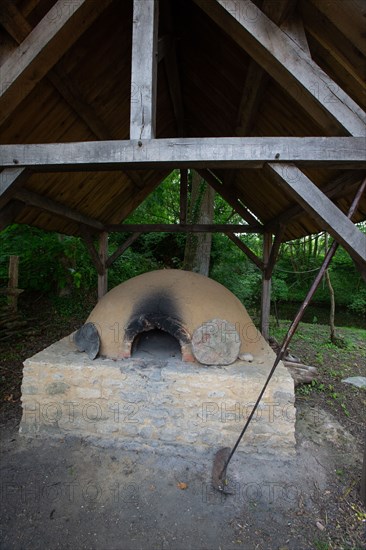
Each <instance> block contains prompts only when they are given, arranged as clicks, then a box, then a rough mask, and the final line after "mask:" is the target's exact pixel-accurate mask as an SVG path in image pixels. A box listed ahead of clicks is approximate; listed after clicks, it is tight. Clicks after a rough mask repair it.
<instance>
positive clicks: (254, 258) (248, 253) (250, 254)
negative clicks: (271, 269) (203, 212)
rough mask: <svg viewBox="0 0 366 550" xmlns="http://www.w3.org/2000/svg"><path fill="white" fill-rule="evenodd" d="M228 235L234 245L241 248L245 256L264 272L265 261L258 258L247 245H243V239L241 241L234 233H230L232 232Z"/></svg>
mask: <svg viewBox="0 0 366 550" xmlns="http://www.w3.org/2000/svg"><path fill="white" fill-rule="evenodd" d="M226 235H227V236H228V237H229V239H230V240H232V241H233V243H234V244H236V246H237V247H238V248H240V250H242V251H243V252H244V254H245V255H246V256H248V258H249V259H250V260H251V261H252V262H253V263H254V264H255V265H256V266H257V267H258V268H259V269H260V270H261V271H263V270H264V264H263V261H262V260H261V259H260V258H258V256H257V255H256V254H254V252H253V251H252V250H251V249H250V248H249V247H248V246H247V245H246V244H245V243H243V241H242V240H241V239H239V237H237V236H236V235H234V233H230V232H227V233H226Z"/></svg>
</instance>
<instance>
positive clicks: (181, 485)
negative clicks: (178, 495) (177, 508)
mask: <svg viewBox="0 0 366 550" xmlns="http://www.w3.org/2000/svg"><path fill="white" fill-rule="evenodd" d="M177 487H178V489H182V490H184V489H187V487H188V485H187V483H184V482H183V481H180V482H179V483H177Z"/></svg>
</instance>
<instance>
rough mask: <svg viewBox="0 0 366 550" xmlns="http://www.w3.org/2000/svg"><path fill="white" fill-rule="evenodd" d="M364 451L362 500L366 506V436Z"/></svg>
mask: <svg viewBox="0 0 366 550" xmlns="http://www.w3.org/2000/svg"><path fill="white" fill-rule="evenodd" d="M364 445H365V446H364V451H363V466H362V474H361V500H362V502H363V503H364V505H365V506H366V434H365V444H364Z"/></svg>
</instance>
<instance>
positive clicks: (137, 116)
mask: <svg viewBox="0 0 366 550" xmlns="http://www.w3.org/2000/svg"><path fill="white" fill-rule="evenodd" d="M157 45H158V0H144V2H141V0H134V2H133V30H132V69H131V109H130V138H131V139H136V140H141V139H151V138H154V137H155V128H156V86H157V61H158V51H157Z"/></svg>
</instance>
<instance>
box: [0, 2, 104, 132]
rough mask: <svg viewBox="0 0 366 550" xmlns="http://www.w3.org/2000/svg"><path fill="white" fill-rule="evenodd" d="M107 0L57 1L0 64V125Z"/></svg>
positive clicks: (73, 41) (91, 20) (84, 28)
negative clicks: (95, 0)
mask: <svg viewBox="0 0 366 550" xmlns="http://www.w3.org/2000/svg"><path fill="white" fill-rule="evenodd" d="M110 2H111V0H101V1H100V2H90V1H88V0H73V2H72V3H70V2H69V1H68V0H58V1H57V2H56V4H55V5H54V6H53V7H52V8H51V9H50V11H49V12H48V13H47V14H46V15H45V17H44V18H43V19H42V20H41V21H40V23H39V24H38V25H37V26H36V27H35V28H34V29H33V30H32V32H31V33H30V34H29V35H28V36H27V38H25V40H23V41H22V43H21V46H19V47H18V48H17V49H16V50H15V51H13V52H11V53H10V54H9V55H8V57H7V58H6V59H5V60H4V61H3V63H2V64H1V66H0V79H1V83H2V85H1V90H0V124H2V123H3V122H4V121H5V120H6V119H7V118H8V117H9V116H10V115H11V114H12V113H13V112H14V110H15V109H16V107H17V106H18V105H19V104H20V102H21V101H22V100H23V99H24V98H25V97H27V95H29V93H30V92H31V91H32V90H33V89H34V87H35V86H36V85H37V84H38V82H39V81H40V80H41V79H42V78H43V77H44V76H45V75H46V74H47V72H48V71H49V70H50V69H51V68H52V67H53V66H54V65H55V64H56V63H57V61H58V60H59V59H60V58H61V57H62V56H63V55H64V53H65V52H66V51H67V50H68V49H69V48H70V46H71V45H72V44H73V43H75V42H76V40H77V39H78V38H79V36H81V34H82V33H83V32H84V31H85V30H86V29H88V28H89V26H90V25H91V24H92V23H93V21H95V19H96V18H97V17H98V16H99V15H100V13H101V12H102V11H103V10H104V9H105V8H106V7H107V6H108V4H110Z"/></svg>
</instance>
